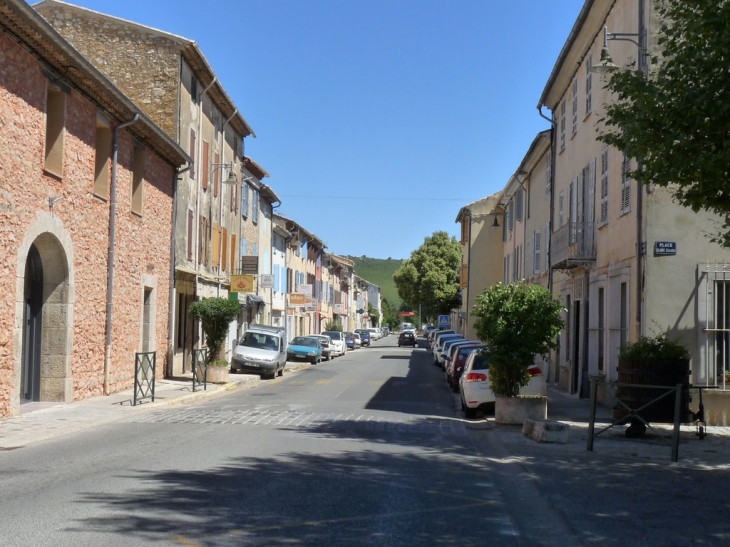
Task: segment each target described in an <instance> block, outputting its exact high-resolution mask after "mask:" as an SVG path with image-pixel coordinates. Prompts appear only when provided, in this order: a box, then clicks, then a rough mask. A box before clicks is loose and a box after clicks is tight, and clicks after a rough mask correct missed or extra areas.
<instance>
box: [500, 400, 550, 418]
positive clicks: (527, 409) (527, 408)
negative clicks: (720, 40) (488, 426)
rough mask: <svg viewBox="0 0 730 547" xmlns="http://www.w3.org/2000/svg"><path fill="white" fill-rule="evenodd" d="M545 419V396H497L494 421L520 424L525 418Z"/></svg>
mask: <svg viewBox="0 0 730 547" xmlns="http://www.w3.org/2000/svg"><path fill="white" fill-rule="evenodd" d="M545 419H547V397H542V396H537V397H534V396H527V397H497V399H496V401H495V403H494V421H495V422H496V423H498V424H504V425H522V424H523V423H524V422H525V420H545Z"/></svg>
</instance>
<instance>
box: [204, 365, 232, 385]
mask: <svg viewBox="0 0 730 547" xmlns="http://www.w3.org/2000/svg"><path fill="white" fill-rule="evenodd" d="M207 380H208V383H209V384H225V383H226V382H228V367H227V366H225V367H211V366H209V367H208V378H207Z"/></svg>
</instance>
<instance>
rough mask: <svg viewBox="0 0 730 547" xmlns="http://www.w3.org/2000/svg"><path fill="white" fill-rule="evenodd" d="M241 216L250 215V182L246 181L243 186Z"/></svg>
mask: <svg viewBox="0 0 730 547" xmlns="http://www.w3.org/2000/svg"><path fill="white" fill-rule="evenodd" d="M241 216H242V217H244V218H247V217H248V184H246V183H245V182H244V183H243V185H242V186H241Z"/></svg>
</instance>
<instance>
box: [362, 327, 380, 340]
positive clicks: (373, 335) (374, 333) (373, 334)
mask: <svg viewBox="0 0 730 547" xmlns="http://www.w3.org/2000/svg"><path fill="white" fill-rule="evenodd" d="M365 330H366V331H368V332H369V333H370V338H371V339H372V340H380V338H381V335H380V331H379V330H378V329H365Z"/></svg>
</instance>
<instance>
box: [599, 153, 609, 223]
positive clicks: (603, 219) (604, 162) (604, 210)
mask: <svg viewBox="0 0 730 547" xmlns="http://www.w3.org/2000/svg"><path fill="white" fill-rule="evenodd" d="M607 222H608V147H606V148H604V149H603V150H602V151H601V214H600V217H599V219H598V224H599V226H603V225H604V224H606V223H607Z"/></svg>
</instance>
